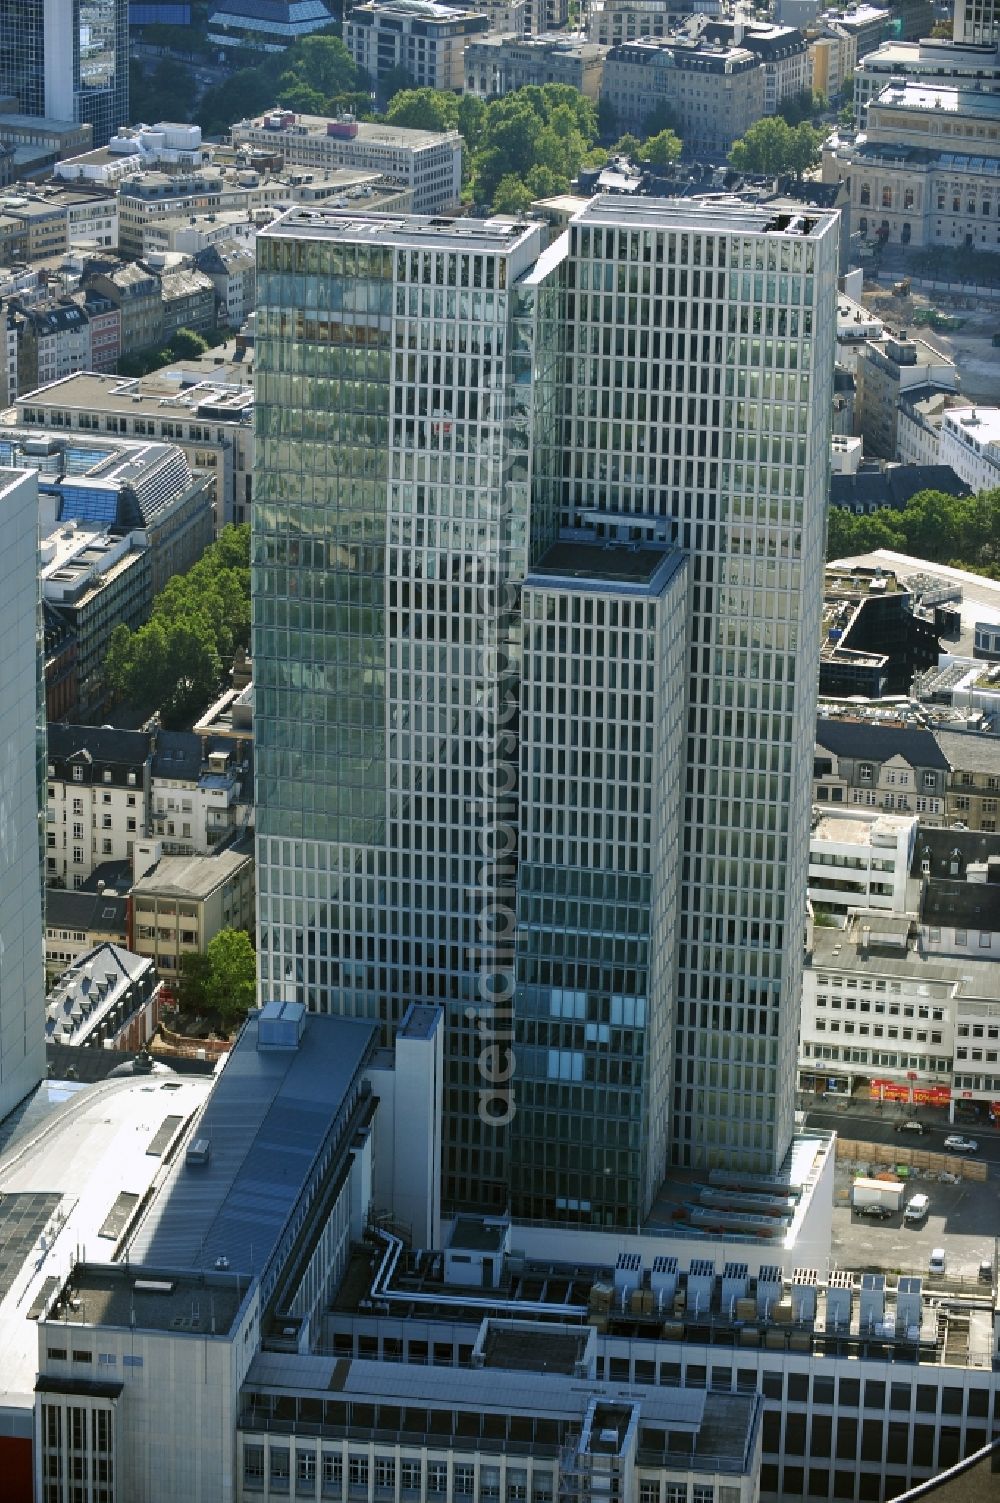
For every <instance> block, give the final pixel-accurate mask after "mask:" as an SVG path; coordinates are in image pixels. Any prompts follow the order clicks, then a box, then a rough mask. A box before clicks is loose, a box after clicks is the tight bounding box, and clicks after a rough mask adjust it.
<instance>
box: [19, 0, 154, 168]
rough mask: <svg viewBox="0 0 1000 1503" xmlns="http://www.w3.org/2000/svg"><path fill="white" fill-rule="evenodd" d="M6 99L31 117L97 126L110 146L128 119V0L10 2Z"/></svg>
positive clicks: (97, 139) (99, 141)
mask: <svg viewBox="0 0 1000 1503" xmlns="http://www.w3.org/2000/svg"><path fill="white" fill-rule="evenodd" d="M0 94H14V95H16V96H17V99H18V103H19V106H20V108H21V110H22V111H23V113H25V114H27V115H47V116H49V117H50V118H52V119H57V120H75V121H78V122H80V123H81V124H89V125H92V126H93V127H94V145H95V146H104V145H106V144H107V142H108V140H109V139H110V137H111V136H112V135H113V134H114V133H115V131H116V130H118V129H119V127H120V126H122V125H127V124H128V123H129V118H130V117H129V90H128V0H4V3H3V5H0Z"/></svg>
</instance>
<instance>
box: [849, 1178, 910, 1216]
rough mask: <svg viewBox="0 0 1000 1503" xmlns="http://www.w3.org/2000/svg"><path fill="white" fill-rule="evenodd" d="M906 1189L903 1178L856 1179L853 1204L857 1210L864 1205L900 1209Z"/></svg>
mask: <svg viewBox="0 0 1000 1503" xmlns="http://www.w3.org/2000/svg"><path fill="white" fill-rule="evenodd" d="M905 1189H906V1186H905V1185H904V1184H903V1182H902V1180H891V1179H856V1180H855V1181H854V1184H853V1186H852V1188H851V1205H852V1206H853V1207H854V1209H855V1210H856V1211H860V1210H861V1209H862V1208H863V1207H864V1206H882V1208H883V1209H884V1210H886V1211H898V1210H899V1209H900V1208H901V1206H902V1204H903V1192H904V1190H905Z"/></svg>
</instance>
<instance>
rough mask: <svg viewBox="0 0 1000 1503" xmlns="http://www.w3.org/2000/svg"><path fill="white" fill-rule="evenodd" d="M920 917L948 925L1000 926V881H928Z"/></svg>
mask: <svg viewBox="0 0 1000 1503" xmlns="http://www.w3.org/2000/svg"><path fill="white" fill-rule="evenodd" d="M921 918H922V920H923V922H924V923H925V924H935V925H947V927H948V928H949V929H951V928H957V929H989V930H993V931H995V930H998V929H1000V883H997V882H959V881H955V882H936V881H935V882H929V883H928V884H927V889H926V891H925V893H924V906H923V912H922V914H921Z"/></svg>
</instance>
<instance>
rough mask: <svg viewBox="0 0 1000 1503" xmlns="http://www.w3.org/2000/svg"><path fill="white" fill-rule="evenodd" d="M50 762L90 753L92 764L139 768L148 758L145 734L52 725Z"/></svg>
mask: <svg viewBox="0 0 1000 1503" xmlns="http://www.w3.org/2000/svg"><path fill="white" fill-rule="evenodd" d="M48 745H49V761H50V762H52V761H57V760H62V761H66V760H68V759H69V758H71V757H75V756H76V755H77V753H79V752H87V753H88V754H89V756H90V759H91V761H92V762H118V763H121V764H123V765H125V766H129V767H137V766H139V765H141V764H142V763H143V762H145V760H146V757H147V756H148V754H149V735H148V734H147V732H146V731H119V730H115V729H114V728H112V727H111V726H103V725H61V724H58V723H56V724H53V725H50V726H49V731H48Z"/></svg>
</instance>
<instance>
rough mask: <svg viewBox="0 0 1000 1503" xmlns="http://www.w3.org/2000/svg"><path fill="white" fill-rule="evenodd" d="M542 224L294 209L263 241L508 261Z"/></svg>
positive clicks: (299, 206)
mask: <svg viewBox="0 0 1000 1503" xmlns="http://www.w3.org/2000/svg"><path fill="white" fill-rule="evenodd" d="M539 233H540V227H539V225H538V224H537V223H534V222H530V221H527V220H524V219H518V218H515V217H506V216H501V215H497V216H496V217H495V218H493V219H465V218H456V219H450V218H446V217H443V216H439V215H432V214H369V213H366V212H365V211H364V210H355V211H354V212H351V210H349V209H333V208H328V207H327V206H326V205H325V204H315V203H310V204H295V205H293V207H292V208H290V209H286V210H285V212H284V213H283V214H282V215H281V216H280V218H278V219H275V220H274V221H273V222H272V223H271V224H269V225H266V226H265V228H264V229H262V230H261V231H260V233H259V235H258V237H257V238H258V239H266V240H271V239H280V238H284V237H287V236H295V237H298V236H307V237H309V238H316V239H324V240H339V241H344V242H347V243H349V244H354V245H413V246H417V245H420V246H431V247H434V248H437V249H443V250H462V249H466V248H467V249H468V250H470V251H485V252H487V253H495V254H498V255H506V254H508V253H509V252H510V251H512V250H514V248H515V247H516V246H517V245H519V244H520V243H521V242H522V241H523V240H525V239H527V238H528V237H529V236H532V235H538V234H539Z"/></svg>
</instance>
